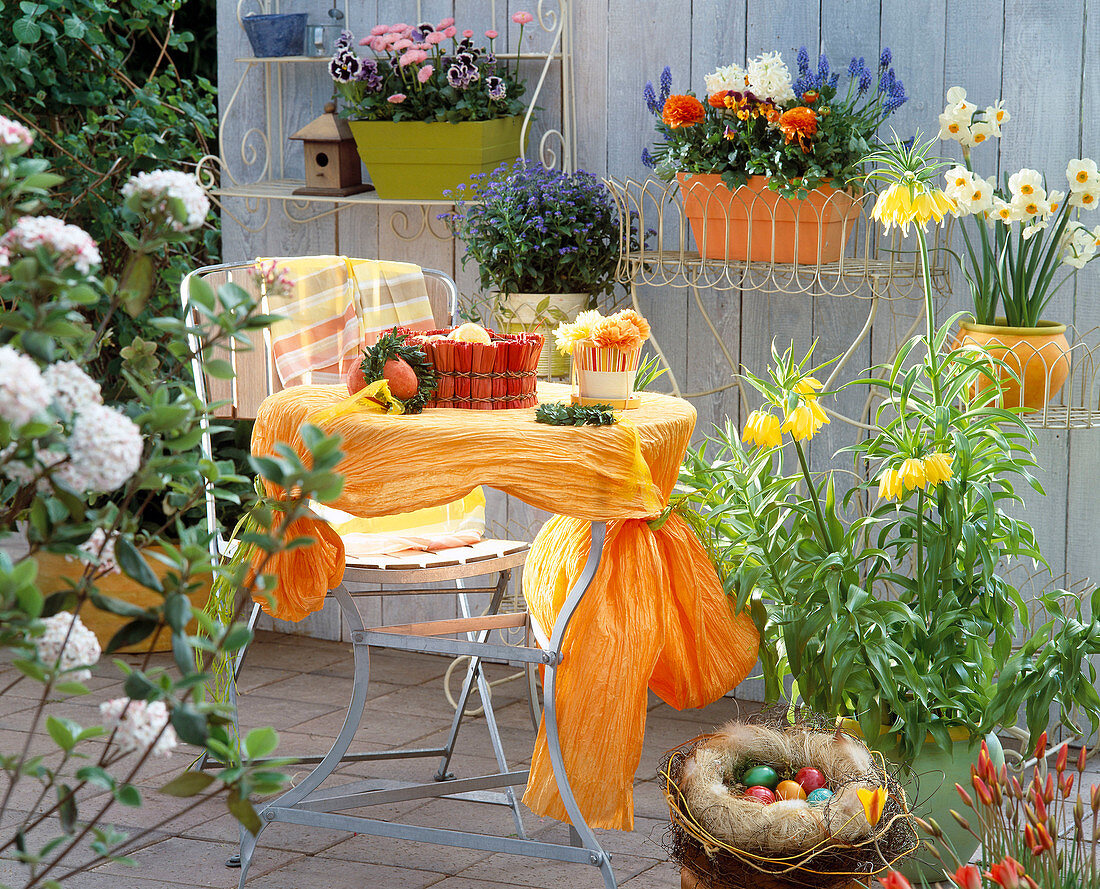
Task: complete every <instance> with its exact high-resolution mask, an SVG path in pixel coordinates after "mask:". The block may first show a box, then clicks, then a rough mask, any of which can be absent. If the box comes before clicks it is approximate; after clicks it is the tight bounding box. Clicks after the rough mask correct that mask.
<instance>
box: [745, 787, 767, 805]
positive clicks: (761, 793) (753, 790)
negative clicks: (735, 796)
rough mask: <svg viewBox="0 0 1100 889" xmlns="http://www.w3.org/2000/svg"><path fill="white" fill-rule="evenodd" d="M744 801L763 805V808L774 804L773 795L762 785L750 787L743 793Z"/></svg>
mask: <svg viewBox="0 0 1100 889" xmlns="http://www.w3.org/2000/svg"><path fill="white" fill-rule="evenodd" d="M744 796H745V799H754V800H757V801H758V802H761V803H763V804H764V805H765V806H766V805H769V804H771V803H774V802H775V794H774V793H772V792H771V791H770V790H768V788H767V787H764V786H763V785H762V784H757V785H755V786H753V787H750V788H749V789H748V790H746V791H745V793H744Z"/></svg>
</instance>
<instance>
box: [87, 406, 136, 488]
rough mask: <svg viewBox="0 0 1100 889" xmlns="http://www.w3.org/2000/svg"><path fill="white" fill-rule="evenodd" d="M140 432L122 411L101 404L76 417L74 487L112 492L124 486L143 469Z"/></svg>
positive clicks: (88, 407) (88, 408)
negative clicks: (141, 466)
mask: <svg viewBox="0 0 1100 889" xmlns="http://www.w3.org/2000/svg"><path fill="white" fill-rule="evenodd" d="M142 448H143V442H142V438H141V430H140V429H138V427H137V425H136V424H135V423H134V421H133V420H131V419H130V418H129V417H127V416H126V415H125V414H123V413H122V412H121V411H118V410H115V409H114V408H111V407H106V406H104V405H102V404H90V405H86V406H85V407H83V408H82V409H81V411H80V413H78V414H77V415H76V422H75V423H74V424H73V433H72V437H71V438H70V439H69V456H70V458H71V461H72V462H71V464H70V466H71V468H72V473H74V474H75V476H77V479H76V480H74V482H75V483H74V484H73V485H72V486H73V487H76V485H77V484H79V482H80V481H82V482H83V485H82V487H79V488H77V489H78V490H88V491H113V490H115V489H116V488H118V487H120V486H121V485H123V484H124V483H125V482H126V480H127V479H129V478H130V476H132V475H133V474H134V473H135V472H137V470H138V467H139V466H140V465H141V452H142Z"/></svg>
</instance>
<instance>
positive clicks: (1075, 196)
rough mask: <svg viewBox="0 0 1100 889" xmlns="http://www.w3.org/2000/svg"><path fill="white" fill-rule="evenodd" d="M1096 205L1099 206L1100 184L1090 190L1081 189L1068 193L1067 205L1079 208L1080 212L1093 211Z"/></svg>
mask: <svg viewBox="0 0 1100 889" xmlns="http://www.w3.org/2000/svg"><path fill="white" fill-rule="evenodd" d="M1098 204H1100V184H1098V185H1096V186H1094V187H1092V188H1081V189H1078V190H1076V191H1071V192H1070V195H1069V205H1070V206H1071V207H1080V208H1081V209H1082V210H1095V209H1096V207H1097V205H1098Z"/></svg>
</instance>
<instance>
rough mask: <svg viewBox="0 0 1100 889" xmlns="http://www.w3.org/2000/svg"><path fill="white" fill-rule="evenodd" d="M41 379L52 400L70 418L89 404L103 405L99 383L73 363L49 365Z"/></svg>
mask: <svg viewBox="0 0 1100 889" xmlns="http://www.w3.org/2000/svg"><path fill="white" fill-rule="evenodd" d="M42 377H43V379H45V381H46V385H48V386H49V387H50V391H51V393H52V394H53V400H54V401H55V402H57V403H58V404H59V405H60V406H61V408H62V409H63V410H64V411H65V413H66V414H67V415H68V416H70V417H71V416H73V415H74V414H77V413H79V412H80V411H81V410H82V409H83V408H84V407H86V406H87V405H89V404H103V394H102V392H101V391H100V388H99V383H97V382H96V381H95V380H93V379H92V378H91V377H90V376H88V375H87V374H86V373H84V371H83V369H82V368H81V367H80V365H79V364H77V363H76V362H75V361H58V362H57V363H56V364H51V365H50V366H49V367H47V368H46V370H45V372H44V373H43V374H42Z"/></svg>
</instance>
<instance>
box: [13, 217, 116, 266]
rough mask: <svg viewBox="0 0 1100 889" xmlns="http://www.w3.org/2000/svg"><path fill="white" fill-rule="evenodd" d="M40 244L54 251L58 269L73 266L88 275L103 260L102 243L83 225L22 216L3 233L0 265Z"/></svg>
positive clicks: (30, 251)
mask: <svg viewBox="0 0 1100 889" xmlns="http://www.w3.org/2000/svg"><path fill="white" fill-rule="evenodd" d="M39 247H44V248H45V249H46V250H47V251H48V252H50V253H52V254H53V258H54V264H55V266H56V268H57V269H58V271H60V270H62V269H67V268H69V267H72V268H75V269H76V270H77V271H78V272H80V274H82V275H87V274H89V273H90V272H91V270H92V268H93V267H94V266H99V265H101V264H102V259H101V258H100V255H99V247H97V246H96V242H95V241H93V240H92V237H91V235H89V234H88V233H87V232H86V231H84V229H82V228H79V227H78V226H75V225H69V224H68V223H67V222H65V220H63V219H58V218H57V217H55V216H23V217H21V218H20V219H18V220H16V223H15V225H13V226H12V227H11V228H10V229H8V230H7V231H6V232H5V233H4V234H3V236H0V268H7V267H8V266H10V265H11V263H12V260H14V259H18V258H19V257H22V256H29V255H31V254H33V253H34V252H35V250H37V249H38V248H39Z"/></svg>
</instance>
